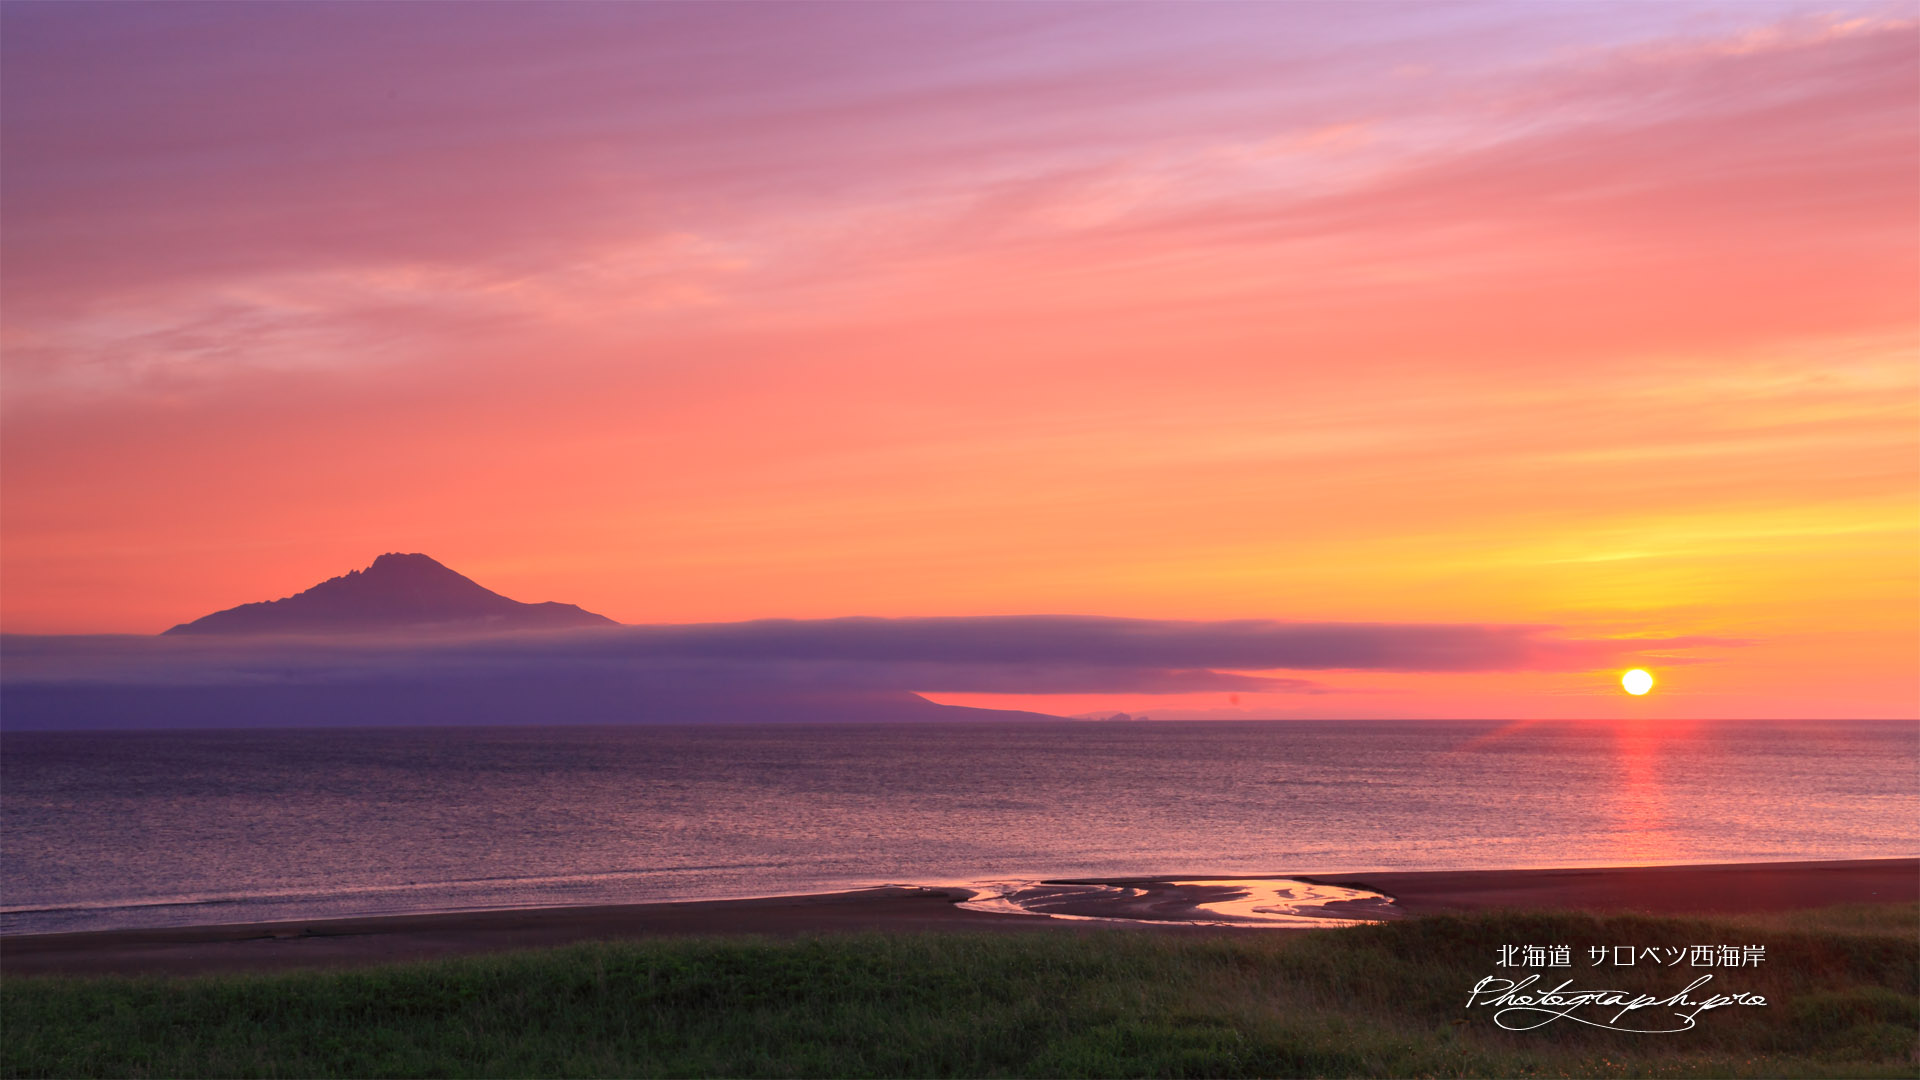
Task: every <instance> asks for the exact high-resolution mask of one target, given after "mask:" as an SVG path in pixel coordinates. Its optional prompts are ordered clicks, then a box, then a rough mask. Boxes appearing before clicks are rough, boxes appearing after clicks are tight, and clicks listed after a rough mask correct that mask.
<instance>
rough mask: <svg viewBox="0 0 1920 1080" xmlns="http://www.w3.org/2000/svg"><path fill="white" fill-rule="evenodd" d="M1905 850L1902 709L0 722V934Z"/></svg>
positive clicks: (1918, 845)
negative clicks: (263, 723) (3, 730)
mask: <svg viewBox="0 0 1920 1080" xmlns="http://www.w3.org/2000/svg"><path fill="white" fill-rule="evenodd" d="M1916 853H1920V729H1917V728H1916V726H1915V725H1914V724H1912V723H1907V722H1859V721H1846V722H1820V723H1814V722H1791V723H1788V722H1756V721H1740V722H1736V721H1718V722H1711V723H1693V722H1688V723H1663V724H1657V725H1656V724H1651V723H1648V722H1644V721H1620V722H1590V721H1581V722H1571V721H1569V722H1559V721H1556V722H1539V723H1531V724H1503V723H1491V722H1480V723H1467V722H1455V721H1445V722H1436V721H1426V722H1413V721H1395V722H1383V721H1339V722H1304V721H1275V722H1266V723H1206V724H1202V723H1188V724H1182V723H1157V724H1117V723H1061V724H1019V725H1014V724H1007V725H981V724H969V725H951V726H948V725H939V726H918V725H916V726H874V725H844V726H841V725H807V726H801V725H784V726H772V725H769V726H753V727H735V726H712V727H631V728H604V727H603V728H553V727H547V728H520V729H501V728H438V729H414V730H344V731H343V730H328V731H313V730H309V731H272V732H211V731H209V732H158V733H152V732H149V733H90V734H37V733H18V734H7V735H5V736H0V932H5V933H38V932H47V931H57V930H80V929H98V928H107V927H129V926H161V925H173V924H182V923H211V922H239V921H253V920H264V919H281V918H286V919H295V918H310V917H318V916H323V915H347V914H365V913H385V912H404V911H437V910H450V909H460V908H482V907H517V906H532V905H548V904H584V903H602V902H618V901H639V900H667V899H694V898H708V897H730V896H764V895H769V894H776V893H791V892H808V891H816V890H824V889H834V888H843V887H850V886H860V885H871V884H878V883H886V882H913V883H941V882H966V881H982V880H998V879H1021V878H1045V877H1092V876H1100V875H1113V876H1122V875H1141V876H1144V875H1151V874H1180V875H1193V876H1203V877H1204V876H1227V875H1256V874H1285V873H1287V872H1296V873H1306V872H1312V871H1336V870H1361V869H1382V868H1396V869H1439V868H1475V867H1478V868H1493V867H1521V866H1571V865H1609V864H1623V863H1663V862H1664V863H1676V862H1716V861H1734V860H1750V859H1832V858H1851V857H1874V856H1896V855H1901V856H1911V855H1914V854H1916Z"/></svg>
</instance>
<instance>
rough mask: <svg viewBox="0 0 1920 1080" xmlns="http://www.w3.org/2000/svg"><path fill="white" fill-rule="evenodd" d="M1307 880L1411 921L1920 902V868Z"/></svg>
mask: <svg viewBox="0 0 1920 1080" xmlns="http://www.w3.org/2000/svg"><path fill="white" fill-rule="evenodd" d="M1302 880H1305V881H1315V882H1319V883H1321V884H1325V885H1344V886H1346V887H1348V888H1355V889H1372V890H1373V891H1375V892H1383V893H1386V894H1387V895H1388V896H1391V897H1393V898H1394V906H1396V907H1398V908H1400V909H1401V910H1402V911H1404V912H1406V913H1407V914H1409V915H1426V914H1430V913H1434V912H1442V911H1479V910H1485V909H1488V908H1573V909H1576V910H1581V911H1594V912H1639V913H1643V914H1652V915H1710V914H1748V913H1754V912H1764V911H1790V910H1794V909H1798V908H1815V907H1827V906H1829V905H1832V904H1879V903H1892V902H1897V901H1908V902H1910V901H1914V900H1920V859H1854V860H1850V861H1845V862H1794V863H1719V864H1709V865H1705V866H1629V867H1591V868H1584V869H1573V870H1457V871H1426V872H1420V873H1380V874H1320V875H1311V876H1307V877H1305V878H1302Z"/></svg>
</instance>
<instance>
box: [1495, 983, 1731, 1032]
mask: <svg viewBox="0 0 1920 1080" xmlns="http://www.w3.org/2000/svg"><path fill="white" fill-rule="evenodd" d="M1540 979H1541V977H1540V976H1539V975H1528V976H1526V977H1525V978H1522V979H1518V980H1515V979H1505V978H1501V977H1500V976H1498V975H1489V976H1487V977H1485V978H1483V979H1481V980H1480V981H1479V982H1477V983H1475V984H1474V985H1473V989H1472V990H1470V991H1468V992H1467V1008H1469V1009H1473V1008H1476V1007H1477V1008H1491V1009H1493V1010H1494V1013H1493V1022H1494V1023H1495V1024H1498V1025H1499V1026H1500V1027H1502V1028H1505V1029H1506V1030H1508V1031H1536V1030H1538V1029H1540V1028H1543V1027H1546V1026H1547V1025H1549V1024H1552V1023H1556V1022H1558V1021H1561V1020H1571V1021H1573V1022H1574V1023H1576V1024H1585V1025H1587V1026H1589V1027H1596V1028H1601V1029H1603V1030H1606V1031H1631V1032H1636V1033H1639V1034H1645V1035H1667V1034H1673V1033H1675V1032H1680V1031H1691V1030H1692V1029H1693V1028H1694V1027H1695V1026H1696V1024H1697V1019H1696V1018H1697V1017H1699V1016H1700V1014H1702V1013H1705V1012H1708V1011H1710V1010H1713V1009H1718V1008H1721V1007H1723V1006H1727V1005H1765V1004H1766V1003H1767V999H1766V998H1764V997H1762V996H1761V995H1759V994H1751V993H1744V992H1732V993H1725V994H1722V993H1713V992H1711V991H1706V990H1701V988H1702V987H1704V986H1706V984H1707V983H1709V982H1712V981H1713V976H1712V975H1702V976H1700V977H1699V978H1697V979H1695V980H1693V981H1692V982H1690V983H1688V984H1687V985H1686V986H1685V987H1684V988H1682V989H1681V990H1680V991H1679V992H1678V993H1675V994H1671V995H1669V996H1666V997H1658V996H1655V995H1653V994H1648V993H1636V992H1634V991H1630V990H1579V989H1575V988H1574V986H1573V980H1571V979H1565V980H1562V981H1561V982H1560V983H1559V984H1558V985H1556V986H1554V987H1553V988H1552V989H1539V988H1537V984H1538V983H1539V982H1540ZM1696 990H1701V994H1702V996H1701V997H1700V998H1698V999H1696V998H1694V997H1693V996H1691V995H1692V994H1693V992H1694V991H1696ZM1654 1008H1658V1009H1668V1010H1671V1013H1670V1014H1668V1015H1671V1016H1673V1017H1674V1018H1675V1020H1677V1021H1678V1022H1677V1023H1676V1024H1675V1025H1674V1026H1671V1027H1661V1026H1645V1027H1642V1026H1637V1025H1636V1024H1634V1023H1633V1019H1632V1014H1634V1013H1635V1012H1638V1011H1639V1010H1641V1009H1654ZM1583 1010H1585V1011H1587V1012H1588V1013H1589V1015H1588V1016H1581V1015H1577V1014H1578V1013H1580V1012H1581V1011H1583ZM1609 1010H1610V1011H1609ZM1656 1015H1657V1014H1656ZM1596 1017H1597V1018H1596ZM1646 1019H1647V1020H1648V1021H1651V1022H1653V1023H1654V1024H1658V1023H1664V1022H1666V1021H1654V1019H1653V1015H1649V1016H1648V1017H1646ZM1623 1020H1626V1022H1625V1023H1623V1022H1622V1021H1623Z"/></svg>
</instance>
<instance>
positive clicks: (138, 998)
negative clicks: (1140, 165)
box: [0, 904, 1920, 1077]
mask: <svg viewBox="0 0 1920 1080" xmlns="http://www.w3.org/2000/svg"><path fill="white" fill-rule="evenodd" d="M1525 944H1567V945H1570V946H1572V948H1573V953H1574V955H1575V957H1576V958H1577V959H1576V960H1575V961H1574V965H1573V967H1572V968H1570V969H1564V970H1561V971H1559V972H1557V976H1558V978H1570V979H1572V980H1574V983H1575V986H1576V987H1580V988H1598V987H1602V986H1613V987H1619V988H1622V989H1628V990H1646V991H1649V992H1654V993H1658V994H1659V995H1660V996H1666V995H1668V994H1672V993H1674V992H1676V991H1678V990H1680V989H1681V988H1682V987H1684V986H1685V985H1686V983H1687V982H1689V981H1690V980H1691V978H1692V977H1694V976H1697V975H1698V974H1701V973H1702V972H1700V971H1690V970H1689V968H1688V967H1686V966H1680V967H1675V968H1653V967H1633V968H1614V967H1607V966H1602V967H1590V966H1588V963H1587V960H1586V958H1585V955H1586V949H1587V947H1588V946H1590V945H1596V944H1598V945H1614V944H1630V945H1634V946H1638V947H1656V948H1660V947H1677V946H1692V945H1699V944H1716V945H1717V944H1739V945H1745V944H1762V945H1764V946H1765V947H1766V954H1767V959H1766V961H1765V962H1764V963H1763V964H1761V965H1760V966H1758V967H1747V968H1741V969H1738V970H1721V969H1714V970H1715V971H1716V978H1715V985H1716V986H1717V987H1718V988H1723V989H1730V990H1744V991H1749V992H1754V993H1759V994H1762V995H1764V996H1765V997H1766V998H1767V1004H1766V1005H1765V1006H1744V1007H1736V1006H1729V1007H1726V1008H1721V1009H1718V1010H1715V1011H1712V1012H1708V1013H1705V1014H1703V1015H1701V1016H1700V1017H1699V1026H1698V1027H1697V1028H1695V1029H1693V1030H1691V1031H1684V1032H1679V1033H1675V1034H1628V1033H1622V1032H1615V1031H1606V1030H1601V1029H1597V1028H1593V1027H1587V1026H1581V1025H1576V1024H1573V1023H1566V1022H1562V1023H1555V1024H1553V1025H1551V1026H1549V1027H1547V1028H1544V1029H1542V1030H1538V1031H1533V1032H1525V1033H1516V1032H1508V1031H1503V1030H1501V1029H1500V1028H1498V1027H1497V1026H1495V1024H1494V1022H1493V1019H1492V1016H1491V1013H1492V1010H1491V1009H1489V1008H1476V1009H1473V1010H1468V1009H1466V1008H1465V1007H1464V1006H1465V1002H1466V998H1467V991H1468V989H1469V988H1470V987H1471V986H1472V985H1473V984H1474V982H1475V981H1477V980H1478V979H1479V978H1481V977H1482V976H1487V975H1496V974H1498V975H1503V976H1504V975H1508V974H1511V971H1510V970H1509V969H1502V968H1499V967H1496V966H1495V959H1496V957H1497V954H1498V952H1499V949H1500V946H1502V945H1525ZM1917 995H1920V908H1916V906H1915V905H1910V904H1909V905H1888V906H1878V907H1870V908H1869V907H1853V908H1839V909H1828V910H1826V911H1821V912H1808V913H1803V914H1800V915H1796V916H1789V917H1775V918H1770V919H1739V920H1734V919H1717V920H1711V921H1708V920H1682V919H1654V918H1641V917H1616V918H1598V917H1593V916H1586V915H1578V914H1564V913H1494V914H1485V915H1474V916H1466V917H1450V916H1448V917H1428V918H1421V919H1409V920H1406V921H1402V922H1397V923H1388V924H1382V925H1377V926H1365V927H1357V928H1354V929H1350V930H1338V931H1327V932H1322V933H1315V934H1301V935H1294V934H1273V935H1239V936H1233V937H1197V936H1175V935H1166V934H1156V933H1140V932H1133V931H1111V932H1102V933H1096V934H1067V933H1063V934H1020V935H997V934H969V933H943V934H919V935H890V936H881V935H872V936H840V937H820V938H807V939H798V940H768V939H748V938H706V939H659V940H647V941H636V942H622V943H602V944H593V945H583V946H576V947H572V948H566V949H559V950H554V951H549V952H538V953H518V954H506V955H495V956H485V957H473V958H466V959H458V960H447V961H440V962H433V963H421V964H411V965H402V966H391V967H382V968H367V969H360V970H353V971H334V972H308V973H297V974H282V975H263V976H223V977H201V978H190V979H130V978H92V979H62V978H6V979H4V980H0V1023H3V1024H4V1027H3V1028H0V1072H3V1073H4V1075H5V1076H9V1077H17V1076H18V1077H24V1076H632V1075H667V1076H1642V1075H1644V1076H1768V1077H1773V1076H1845V1077H1854V1076H1885V1077H1896V1076H1897V1077H1906V1076H1912V1075H1914V1074H1915V1073H1916V1071H1920V1056H1916V1055H1920V1034H1917V1033H1920V996H1917ZM1697 996H1698V995H1696V999H1697ZM1669 1014H1670V1010H1661V1009H1651V1008H1650V1009H1646V1010H1642V1011H1641V1012H1639V1013H1636V1014H1634V1015H1635V1016H1636V1017H1644V1018H1651V1019H1648V1020H1646V1021H1644V1022H1643V1026H1653V1024H1655V1023H1656V1022H1657V1021H1658V1020H1663V1019H1666V1018H1667V1016H1668V1015H1669ZM1582 1015H1595V1014H1593V1013H1591V1012H1590V1013H1584V1014H1582Z"/></svg>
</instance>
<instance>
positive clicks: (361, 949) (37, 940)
mask: <svg viewBox="0 0 1920 1080" xmlns="http://www.w3.org/2000/svg"><path fill="white" fill-rule="evenodd" d="M1270 876H1273V877H1282V876H1287V875H1279V874H1276V875H1270ZM1293 876H1294V877H1295V878H1296V879H1297V880H1304V881H1314V882H1319V883H1324V884H1333V885H1340V886H1343V887H1347V888H1359V889H1370V890H1373V891H1377V892H1381V893H1385V894H1386V895H1388V896H1391V897H1393V899H1394V905H1393V906H1394V907H1395V908H1397V909H1398V910H1399V911H1401V912H1402V913H1405V914H1409V915H1420V914H1427V913H1433V912H1445V911H1471V910H1480V909H1490V908H1573V909H1579V910H1585V911H1593V912H1638V913H1651V914H1669V915H1685V914H1712V913H1722V914H1726V913H1748V912H1766V911H1781V910H1788V909H1795V908H1811V907H1824V906H1827V905H1831V904H1842V903H1885V902H1897V901H1913V900H1916V899H1920V860H1916V859H1871V860H1852V861H1842V862H1799V863H1751V864H1725V865H1705V866H1655V867H1613V868H1580V869H1538V870H1473V871H1428V872H1417V873H1410V872H1386V873H1356V874H1341V875H1311V876H1301V875H1293ZM1176 880H1178V879H1177V878H1158V879H1140V880H1135V881H1126V880H1115V881H1110V882H1105V884H1113V885H1133V886H1136V887H1150V888H1143V889H1142V891H1144V892H1146V893H1147V894H1148V895H1150V896H1152V897H1153V898H1154V899H1155V902H1156V903H1157V904H1159V905H1160V908H1159V910H1160V911H1161V912H1162V914H1163V916H1164V914H1165V913H1166V912H1169V911H1174V912H1177V911H1178V910H1180V909H1182V908H1183V907H1186V906H1190V905H1189V904H1188V903H1187V901H1188V900H1189V899H1190V898H1184V897H1182V896H1181V890H1180V888H1179V887H1177V886H1172V885H1169V884H1168V882H1169V881H1176ZM972 895H973V894H972V893H970V892H969V891H968V890H966V889H960V888H910V887H888V888H877V889H864V890H858V891H853V892H841V893H827V894H819V895H811V896H778V897H768V898H764V899H753V900H709V901H690V902H683V903H656V904H626V905H607V906H597V907H562V908H534V909H521V910H509V911H467V912H449V913H436V914H425V915H393V916H379V917H369V918H350V919H324V920H309V921H296V922H278V923H249V924H231V925H224V926H192V927H169V928H164V929H151V930H107V931H95V932H88V933H71V934H37V935H16V936H9V937H5V938H0V968H3V969H4V971H5V972H6V973H7V974H9V975H31V974H74V975H80V974H106V973H140V972H147V973H155V974H192V973H198V972H213V971H266V970H280V969H289V968H306V967H336V966H351V965H359V964H372V963H386V962H393V961H404V960H416V959H428V958H432V957H440V956H451V955H456V954H462V953H478V952H495V951H503V950H511V949H531V948H544V947H551V946H556V945H565V944H568V943H571V942H578V941H590V940H601V939H608V938H622V937H648V936H660V935H688V934H771V935H793V934H813V933H844V932H855V931H920V930H942V931H948V930H951V931H969V932H1069V933H1071V932H1085V931H1088V930H1091V929H1098V928H1102V927H1106V926H1127V927H1137V928H1140V929H1143V930H1145V931H1147V932H1162V933H1165V932H1173V933H1276V932H1294V933H1298V932H1314V931H1276V930H1272V929H1237V928H1232V927H1221V926H1213V925H1195V924H1193V923H1191V922H1185V923H1183V921H1182V920H1181V919H1179V918H1177V917H1175V918H1167V917H1161V918H1158V919H1156V920H1154V921H1150V922H1146V921H1143V922H1115V923H1103V922H1099V921H1087V920H1085V919H1072V920H1062V919H1053V918H1048V917H1046V916H1043V915H1031V914H1029V915H1021V914H1010V913H996V912H987V911H978V910H972V909H969V908H964V907H960V906H958V905H959V904H960V903H961V902H962V901H965V900H967V899H968V898H969V897H970V896H972ZM1063 913H1067V912H1063ZM1070 913H1071V914H1077V915H1082V916H1103V915H1104V916H1109V917H1113V918H1119V919H1138V918H1140V917H1141V910H1140V904H1139V901H1138V900H1137V898H1136V899H1132V900H1121V901H1117V902H1116V903H1115V905H1114V906H1112V907H1111V908H1108V909H1103V908H1101V907H1100V906H1099V905H1097V904H1078V905H1075V906H1074V907H1073V909H1072V911H1071V912H1070Z"/></svg>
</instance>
